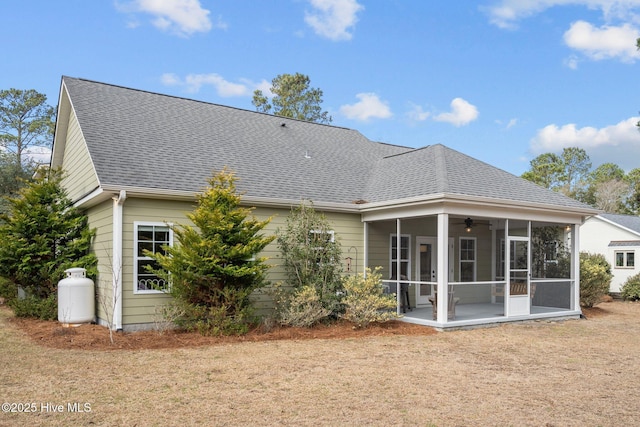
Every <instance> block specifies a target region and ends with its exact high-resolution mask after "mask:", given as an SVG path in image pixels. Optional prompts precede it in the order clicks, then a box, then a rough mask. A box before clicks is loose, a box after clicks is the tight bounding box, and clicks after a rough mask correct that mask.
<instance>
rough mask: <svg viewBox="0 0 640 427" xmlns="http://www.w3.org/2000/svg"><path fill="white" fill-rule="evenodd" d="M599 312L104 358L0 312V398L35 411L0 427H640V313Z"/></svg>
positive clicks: (1, 418)
mask: <svg viewBox="0 0 640 427" xmlns="http://www.w3.org/2000/svg"><path fill="white" fill-rule="evenodd" d="M598 307H599V308H598V309H596V310H593V311H590V312H588V319H587V320H568V321H563V322H529V323H521V324H510V325H502V326H498V327H493V328H486V329H475V330H465V331H455V332H442V333H437V334H426V335H415V334H413V335H391V334H389V335H369V336H366V335H365V336H352V337H349V338H342V339H311V340H309V339H285V340H269V341H252V342H217V343H210V344H207V345H200V346H185V347H182V348H181V347H174V348H164V349H144V350H131V349H116V350H111V351H105V350H86V349H85V350H79V349H60V348H51V347H46V346H43V345H42V344H41V343H38V342H37V341H34V340H33V339H31V338H30V337H29V336H28V335H27V334H26V333H25V332H24V331H23V330H22V329H20V327H19V326H20V325H19V323H18V322H15V321H10V316H11V315H10V312H9V311H8V310H6V309H3V310H0V365H1V366H2V374H1V378H0V396H1V398H2V402H8V403H15V404H16V405H14V408H19V407H20V406H19V405H20V404H22V405H24V404H28V405H31V404H32V403H34V404H35V405H33V406H30V407H31V408H34V409H36V411H35V413H5V412H3V413H2V414H0V425H3V426H4V425H8V426H13V425H15V426H26V425H29V426H70V425H78V426H114V425H126V426H136V425H137V426H166V425H180V426H192V425H193V426H201V425H215V426H238V425H251V426H259V425H292V426H307V425H308V426H318V425H331V426H334V425H335V426H337V425H354V426H383V425H384V426H393V425H398V426H401V425H407V426H509V425H513V426H634V425H640V339H638V338H639V337H640V304H638V303H623V302H612V303H602V304H600V305H599V306H598ZM106 337H107V335H105V339H108V338H106ZM157 339H158V340H162V339H163V337H161V336H158V337H157ZM69 403H71V404H73V403H79V404H80V405H79V407H80V408H82V409H88V408H87V407H84V406H83V405H84V404H85V403H87V404H89V406H90V412H86V411H85V412H81V413H79V412H75V413H74V412H70V411H69V408H68V406H67V405H68V404H69ZM55 405H63V411H62V412H52V410H53V409H54V408H55ZM28 407H29V406H28ZM4 409H5V406H3V410H4ZM58 409H60V408H58Z"/></svg>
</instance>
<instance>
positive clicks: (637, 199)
mask: <svg viewBox="0 0 640 427" xmlns="http://www.w3.org/2000/svg"><path fill="white" fill-rule="evenodd" d="M624 179H625V181H626V182H627V183H628V184H629V193H628V195H627V198H626V199H625V201H624V207H623V211H624V213H627V214H631V215H638V214H640V168H635V169H632V170H631V171H629V173H628V174H627V175H626V176H625V178H624Z"/></svg>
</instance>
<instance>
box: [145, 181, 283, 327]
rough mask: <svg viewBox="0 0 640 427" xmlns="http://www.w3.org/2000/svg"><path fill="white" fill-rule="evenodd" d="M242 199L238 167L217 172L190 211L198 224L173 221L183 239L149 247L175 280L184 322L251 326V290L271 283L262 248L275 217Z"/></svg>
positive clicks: (173, 292) (162, 274)
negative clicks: (261, 214)
mask: <svg viewBox="0 0 640 427" xmlns="http://www.w3.org/2000/svg"><path fill="white" fill-rule="evenodd" d="M241 199H242V198H241V196H240V195H239V194H238V193H237V191H236V187H235V176H234V175H233V173H231V172H229V171H227V170H226V169H225V170H223V171H221V172H219V173H217V174H215V175H213V177H212V178H211V179H210V180H209V187H208V188H207V189H206V190H205V191H204V193H203V194H201V195H199V196H198V197H197V206H196V208H195V210H194V211H193V212H191V213H189V214H187V218H188V219H189V220H190V221H191V222H192V223H193V226H191V225H171V229H172V230H173V232H174V236H175V237H174V238H175V240H176V241H177V244H176V245H175V246H173V247H166V248H164V253H163V252H162V251H159V252H156V253H151V252H147V253H146V255H147V256H150V257H152V258H154V259H155V261H156V262H157V264H158V268H156V269H155V270H154V272H155V273H156V274H157V275H159V276H160V277H164V278H166V279H167V280H168V281H169V283H171V285H170V290H169V293H170V294H171V295H172V296H173V297H174V301H175V304H177V305H178V306H179V310H178V311H180V312H181V313H183V314H182V315H181V316H180V318H178V319H176V322H177V323H178V325H179V326H183V327H186V328H187V329H197V330H198V331H200V332H201V333H202V334H206V335H220V334H222V335H227V334H236V333H245V332H247V331H248V327H249V323H250V321H251V301H250V300H249V295H250V294H251V293H252V292H253V291H254V290H256V289H259V288H261V287H263V286H265V285H266V284H267V282H266V278H265V273H266V270H267V268H268V266H267V265H266V264H265V262H264V261H265V260H266V258H261V257H258V256H257V254H258V253H259V252H260V251H262V249H264V247H265V246H267V245H268V244H269V243H270V242H271V241H273V239H274V238H275V237H273V236H271V237H265V236H263V235H261V234H260V231H261V230H262V229H263V228H264V227H265V226H266V225H267V224H268V223H269V222H270V220H271V219H270V218H269V219H267V220H264V221H259V220H258V219H256V218H255V217H251V216H250V214H251V211H252V209H251V208H245V207H242V206H240V202H241Z"/></svg>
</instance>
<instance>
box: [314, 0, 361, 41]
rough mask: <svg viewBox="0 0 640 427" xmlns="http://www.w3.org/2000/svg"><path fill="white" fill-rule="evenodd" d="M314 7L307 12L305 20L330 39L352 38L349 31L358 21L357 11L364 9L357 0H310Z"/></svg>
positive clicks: (321, 34)
mask: <svg viewBox="0 0 640 427" xmlns="http://www.w3.org/2000/svg"><path fill="white" fill-rule="evenodd" d="M309 3H310V4H311V6H312V7H313V8H314V10H313V11H312V12H306V13H305V17H304V21H305V22H306V23H307V25H309V26H310V27H311V28H313V30H314V31H315V32H316V34H318V35H320V36H322V37H326V38H328V39H330V40H334V41H338V40H351V37H352V34H351V32H349V30H350V29H351V28H353V27H354V26H355V24H356V22H358V18H357V16H356V15H357V13H358V12H359V11H360V10H362V9H364V6H362V5H361V4H358V2H357V1H356V0H309Z"/></svg>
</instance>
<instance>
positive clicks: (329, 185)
mask: <svg viewBox="0 0 640 427" xmlns="http://www.w3.org/2000/svg"><path fill="white" fill-rule="evenodd" d="M51 165H52V167H54V168H59V167H61V168H63V169H64V170H65V171H66V173H67V174H68V175H67V177H66V178H65V180H64V185H65V187H66V189H67V190H68V193H69V196H70V197H71V198H72V200H74V202H75V204H76V206H78V207H79V208H82V209H83V210H84V211H85V212H86V213H87V215H88V217H89V222H90V226H91V227H92V228H95V229H96V231H97V236H96V241H95V244H94V246H93V248H94V251H95V253H96V254H97V256H98V258H99V277H98V279H97V283H96V285H97V288H98V292H99V293H100V295H102V297H103V298H105V297H106V298H108V299H107V301H115V307H116V309H115V313H114V326H115V328H118V329H121V328H122V329H126V330H134V329H137V328H146V327H149V325H150V324H152V322H153V318H154V311H155V309H156V307H157V306H160V305H162V304H164V303H166V301H167V298H169V297H168V296H167V295H166V294H164V293H163V292H159V291H157V290H154V286H151V284H157V283H158V278H157V277H154V276H152V275H149V274H148V273H147V272H146V270H145V269H144V265H146V264H147V263H148V262H149V260H148V259H147V258H146V257H145V256H144V254H143V252H142V249H143V248H157V247H160V246H161V245H163V244H169V245H171V244H173V235H172V232H171V230H170V228H169V227H167V224H168V223H183V222H186V217H185V213H186V212H189V211H192V210H193V207H194V202H195V196H196V194H198V193H199V192H201V191H202V190H203V189H204V188H205V186H206V184H207V180H208V178H209V177H210V176H211V175H212V173H213V172H214V171H219V170H221V169H222V168H224V167H225V166H226V167H228V168H229V169H230V170H232V171H234V172H235V173H236V175H237V178H238V181H237V187H238V189H239V190H240V191H242V192H243V203H244V204H246V205H247V206H251V207H255V208H256V209H255V211H254V214H255V215H256V216H257V217H258V218H266V217H269V216H272V217H273V220H272V222H271V223H270V224H269V226H268V228H267V229H266V232H267V233H275V231H276V230H277V228H278V227H282V226H284V225H285V222H286V218H287V216H288V214H289V213H290V211H291V209H292V208H293V207H295V206H297V205H299V204H300V203H301V202H302V201H308V200H310V201H312V202H313V204H314V207H315V209H316V210H318V211H322V212H323V213H324V214H325V215H326V216H327V218H328V219H329V221H330V222H331V224H332V225H333V227H334V230H333V231H334V233H335V236H336V237H337V238H338V239H339V241H340V243H341V245H342V248H343V255H344V258H345V261H344V265H343V269H344V274H355V273H356V272H363V271H364V269H365V267H371V268H374V267H376V266H382V267H383V269H384V270H383V271H384V275H385V276H384V277H385V278H388V279H391V278H394V280H391V281H389V282H388V283H387V284H388V285H391V286H395V288H394V289H397V286H398V285H399V284H400V283H399V282H402V285H403V288H405V289H407V290H408V299H409V301H408V306H409V307H410V309H409V310H406V309H407V308H408V307H404V308H405V310H406V313H405V317H404V320H406V321H410V322H415V323H420V324H424V325H432V326H436V327H441V328H447V327H460V326H469V325H479V324H488V323H496V322H505V321H513V320H526V319H538V318H550V317H556V318H557V317H576V316H579V315H580V313H581V311H580V305H579V262H578V251H577V249H576V248H577V247H578V246H577V245H578V243H579V235H580V233H579V230H580V224H582V223H583V222H584V221H585V219H586V218H587V217H589V216H591V215H595V214H596V213H597V211H596V210H595V209H592V208H590V207H588V206H586V205H584V204H581V203H579V202H577V201H575V200H573V199H570V198H568V197H565V196H563V195H561V194H559V193H555V192H553V191H549V190H546V189H544V188H542V187H539V186H537V185H535V184H533V183H531V182H528V181H526V180H523V179H521V178H518V177H516V176H514V175H511V174H509V173H507V172H505V171H502V170H500V169H497V168H495V167H492V166H490V165H488V164H486V163H483V162H481V161H478V160H476V159H473V158H471V157H469V156H466V155H464V154H461V153H459V152H457V151H455V150H452V149H449V148H447V147H445V146H443V145H440V144H437V145H431V146H427V147H424V148H419V149H414V148H410V147H402V146H397V145H390V144H385V143H379V142H373V141H370V140H368V139H367V138H365V137H364V136H363V135H361V134H360V133H359V132H357V131H355V130H351V129H346V128H340V127H334V126H328V125H323V124H316V123H309V122H304V121H297V120H292V119H287V118H283V117H278V116H272V115H268V114H262V113H257V112H252V111H247V110H241V109H237V108H231V107H225V106H220V105H215V104H209V103H205V102H199V101H193V100H189V99H183V98H178V97H173V96H166V95H160V94H155V93H149V92H144V91H140V90H134V89H127V88H123V87H119V86H114V85H109V84H103V83H97V82H93V81H88V80H82V79H77V78H69V77H63V78H62V84H61V89H60V99H59V103H58V117H57V125H56V133H55V139H54V145H53V154H52V159H51ZM549 229H551V230H552V232H553V233H556V234H557V235H558V238H559V239H561V240H562V241H563V242H569V244H568V245H567V249H568V250H569V251H570V256H569V259H570V260H571V265H570V267H569V268H567V269H566V270H565V271H564V272H562V273H558V269H555V270H554V269H553V268H551V267H552V266H553V265H554V264H553V263H556V262H557V261H556V260H555V257H556V256H557V253H556V251H554V250H548V248H547V246H548V245H549V242H548V241H545V242H544V243H539V240H540V239H536V236H538V235H540V232H541V231H542V230H546V231H548V230H549ZM565 230H569V231H565ZM547 234H548V233H547ZM543 244H544V245H545V247H544V248H541V247H539V246H540V245H543ZM554 247H555V246H554ZM506 248H509V250H506ZM541 249H543V250H541ZM534 254H542V255H540V256H539V258H540V259H533V257H534ZM263 255H265V256H267V257H269V258H270V260H269V262H270V263H271V264H273V265H274V267H273V268H272V269H271V270H270V276H269V278H270V279H271V280H272V281H274V282H275V281H279V280H282V279H283V278H284V271H283V269H282V267H281V266H280V265H279V263H280V261H279V257H280V254H279V251H278V248H277V245H276V244H275V243H272V244H271V245H269V246H268V247H267V248H266V249H265V251H264V254H263ZM535 256H536V257H538V255H535ZM531 264H533V265H536V266H537V267H535V268H532V267H530V265H531ZM540 266H542V267H540ZM547 267H549V268H547ZM398 271H399V272H400V275H398V274H397V272H398ZM396 277H400V280H397V279H396ZM160 285H162V283H160ZM507 285H509V286H507ZM400 294H404V293H400ZM254 300H255V303H256V306H257V307H258V309H260V310H263V311H266V310H269V309H270V307H271V301H270V299H269V297H268V296H267V294H265V293H263V292H256V293H255V295H254ZM406 305H407V304H406V302H403V303H402V304H401V300H400V295H398V311H401V310H402V308H403V306H406ZM98 306H99V307H100V308H99V309H98V313H97V316H98V319H99V321H100V322H101V323H103V324H104V323H106V322H105V319H106V318H107V313H105V310H104V308H103V307H102V305H100V304H98ZM436 306H437V309H436V310H435V313H434V312H433V310H434V308H435V307H436Z"/></svg>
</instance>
